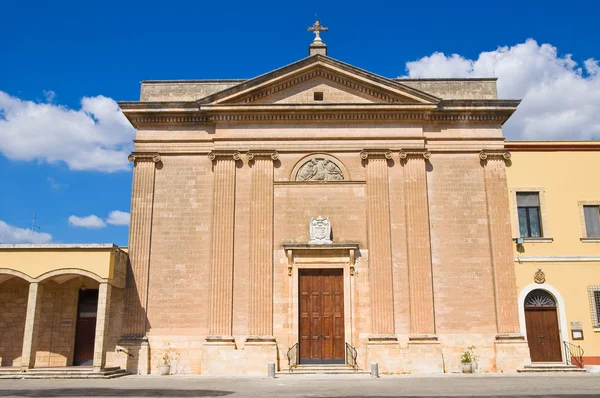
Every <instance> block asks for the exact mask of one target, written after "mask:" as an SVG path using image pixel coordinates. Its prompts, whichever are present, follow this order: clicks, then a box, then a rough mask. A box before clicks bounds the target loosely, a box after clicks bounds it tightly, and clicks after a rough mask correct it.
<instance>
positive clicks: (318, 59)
mask: <svg viewBox="0 0 600 398" xmlns="http://www.w3.org/2000/svg"><path fill="white" fill-rule="evenodd" d="M315 93H316V94H315ZM439 101H440V99H439V98H437V97H435V96H432V95H430V94H428V93H425V92H422V91H419V90H416V89H414V88H411V87H408V86H405V85H403V84H401V83H399V82H397V81H394V80H391V79H387V78H384V77H381V76H378V75H375V74H372V73H370V72H366V71H364V70H362V69H359V68H356V67H353V66H351V65H348V64H344V63H342V62H339V61H337V60H334V59H332V58H329V57H326V56H322V55H314V56H312V57H309V58H305V59H303V60H301V61H298V62H296V63H294V64H291V65H288V66H286V67H283V68H280V69H277V70H275V71H273V72H270V73H267V74H265V75H262V76H259V77H257V78H254V79H251V80H247V81H245V82H243V83H240V84H239V85H236V86H233V87H231V88H228V89H226V90H223V91H220V92H218V93H216V94H213V95H210V96H208V97H205V98H202V99H199V100H198V103H199V104H201V105H202V104H206V105H275V104H286V105H290V104H291V105H293V104H302V105H317V106H318V105H320V104H328V105H329V104H399V105H401V104H427V105H432V104H437V103H439Z"/></svg>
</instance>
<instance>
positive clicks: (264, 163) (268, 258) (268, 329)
mask: <svg viewBox="0 0 600 398" xmlns="http://www.w3.org/2000/svg"><path fill="white" fill-rule="evenodd" d="M247 157H248V162H249V164H250V166H251V168H252V203H251V208H250V311H249V312H250V313H249V317H248V329H249V333H250V335H251V337H249V339H251V338H255V339H256V338H257V337H259V338H261V339H263V340H264V339H267V338H269V337H270V340H274V339H273V337H272V336H273V162H274V161H276V160H277V159H279V154H278V153H277V152H275V151H263V152H248V153H247Z"/></svg>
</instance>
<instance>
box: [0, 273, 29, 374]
mask: <svg viewBox="0 0 600 398" xmlns="http://www.w3.org/2000/svg"><path fill="white" fill-rule="evenodd" d="M26 278H27V277H26V276H19V275H18V274H17V273H15V272H11V273H10V274H9V273H3V272H0V336H2V338H0V366H3V367H19V366H21V355H22V353H23V337H24V335H25V320H26V317H27V297H28V294H29V281H28V280H27V279H26Z"/></svg>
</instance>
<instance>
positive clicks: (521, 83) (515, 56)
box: [406, 39, 600, 140]
mask: <svg viewBox="0 0 600 398" xmlns="http://www.w3.org/2000/svg"><path fill="white" fill-rule="evenodd" d="M583 65H584V66H583V68H581V67H579V66H578V64H577V63H576V62H575V61H573V59H572V58H571V55H570V54H567V55H565V56H562V57H561V56H559V55H558V51H557V49H556V47H554V46H552V45H550V44H541V45H538V43H537V42H536V41H535V40H533V39H529V40H527V41H526V42H525V43H520V44H517V45H514V46H512V47H499V48H498V49H496V50H494V51H488V52H482V53H481V54H479V57H478V58H477V59H476V60H472V59H466V58H464V57H462V56H460V55H458V54H452V55H450V56H446V55H444V54H443V53H433V54H432V55H431V56H428V57H423V58H421V59H419V60H417V61H414V62H407V63H406V70H407V72H408V76H409V77H492V76H496V77H498V95H499V97H500V98H517V99H522V100H523V101H522V102H521V104H520V105H519V107H518V109H517V111H516V112H515V114H514V115H513V116H512V117H511V119H509V121H508V122H507V123H506V124H505V125H504V132H505V135H506V136H507V137H509V138H512V139H527V140H555V139H566V140H585V139H600V112H599V111H598V109H600V64H599V63H598V61H596V60H594V59H588V60H586V61H584V63H583Z"/></svg>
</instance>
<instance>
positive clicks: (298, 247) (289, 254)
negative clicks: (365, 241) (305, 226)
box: [283, 243, 359, 276]
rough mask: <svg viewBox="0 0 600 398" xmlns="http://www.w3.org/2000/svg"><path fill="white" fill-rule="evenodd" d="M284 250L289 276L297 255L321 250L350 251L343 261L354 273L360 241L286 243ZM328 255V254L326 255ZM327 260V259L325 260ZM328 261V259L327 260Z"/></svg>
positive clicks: (325, 251) (351, 273) (352, 273)
mask: <svg viewBox="0 0 600 398" xmlns="http://www.w3.org/2000/svg"><path fill="white" fill-rule="evenodd" d="M283 250H284V251H285V256H286V258H287V267H288V276H292V269H293V268H294V264H296V256H295V255H294V253H295V254H296V255H300V253H302V252H306V251H308V252H313V253H314V252H317V253H319V252H321V253H327V252H331V251H337V250H339V251H343V252H345V251H346V250H347V251H348V256H347V259H348V260H347V261H343V263H344V264H348V265H349V266H350V275H352V276H353V275H354V273H355V266H356V257H357V255H358V253H359V248H358V243H331V244H327V245H309V244H308V243H284V244H283ZM325 257H327V256H325ZM324 261H325V260H324ZM325 262H327V261H325Z"/></svg>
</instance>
